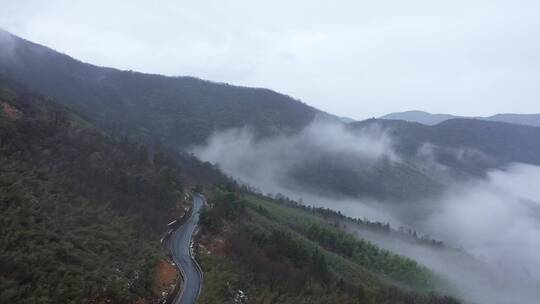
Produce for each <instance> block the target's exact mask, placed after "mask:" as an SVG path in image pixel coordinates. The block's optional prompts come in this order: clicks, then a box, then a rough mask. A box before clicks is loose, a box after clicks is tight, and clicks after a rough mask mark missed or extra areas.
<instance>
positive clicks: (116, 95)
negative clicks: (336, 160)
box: [0, 32, 330, 148]
mask: <svg viewBox="0 0 540 304" xmlns="http://www.w3.org/2000/svg"><path fill="white" fill-rule="evenodd" d="M0 36H3V38H2V40H3V43H0V48H2V49H1V50H0V53H2V54H4V55H3V56H0V73H3V74H5V75H7V76H9V77H11V78H13V79H15V80H18V81H20V82H21V83H24V84H26V85H28V86H30V87H32V88H34V89H37V90H38V91H40V92H42V93H44V94H47V95H48V96H51V97H53V98H54V99H55V100H56V101H58V102H60V103H62V104H64V105H66V106H69V107H71V108H73V109H75V110H78V111H79V112H80V113H82V114H84V115H86V116H87V117H88V118H89V119H91V120H92V121H93V122H94V123H96V124H97V125H99V126H102V127H106V128H108V129H114V130H115V131H118V132H122V133H124V134H128V135H130V136H134V137H137V138H140V139H141V140H145V141H152V142H159V143H161V144H164V145H167V146H170V147H175V148H178V147H182V146H186V145H191V144H194V143H202V142H203V141H204V140H205V139H206V138H207V137H208V136H209V135H210V134H212V132H214V131H216V130H222V129H227V128H233V127H243V126H244V125H246V124H247V125H249V126H250V127H251V128H253V130H254V131H255V132H257V133H258V134H260V135H263V136H269V135H275V134H279V133H281V132H292V131H297V130H300V129H301V128H302V127H304V126H305V125H306V124H308V123H309V122H310V121H311V120H313V118H314V117H315V116H316V115H317V114H321V115H327V116H330V115H329V114H325V113H323V112H320V111H318V110H316V109H314V108H312V107H309V106H307V105H306V104H304V103H302V102H300V101H298V100H295V99H292V98H290V97H288V96H285V95H282V94H278V93H276V92H273V91H270V90H267V89H255V88H245V87H237V86H232V85H227V84H222V83H213V82H209V81H204V80H200V79H196V78H193V77H165V76H160V75H151V74H143V73H137V72H132V71H120V70H116V69H111V68H104V67H98V66H94V65H91V64H87V63H83V62H81V61H78V60H76V59H73V58H71V57H69V56H67V55H64V54H61V53H58V52H56V51H54V50H52V49H49V48H47V47H44V46H41V45H38V44H35V43H32V42H29V41H27V40H24V39H22V38H19V37H16V36H14V35H11V34H9V33H7V32H0Z"/></svg>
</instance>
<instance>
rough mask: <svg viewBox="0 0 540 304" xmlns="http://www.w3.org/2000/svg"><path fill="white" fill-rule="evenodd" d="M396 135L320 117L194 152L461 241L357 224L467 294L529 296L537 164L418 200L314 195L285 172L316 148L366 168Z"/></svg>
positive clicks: (536, 229)
mask: <svg viewBox="0 0 540 304" xmlns="http://www.w3.org/2000/svg"><path fill="white" fill-rule="evenodd" d="M393 141H394V140H393V139H392V138H391V137H390V136H389V135H388V133H387V132H385V131H384V130H382V129H381V128H378V127H377V126H372V127H369V128H365V129H362V130H360V131H358V132H356V131H355V132H353V131H350V130H349V129H347V128H345V127H344V126H343V125H341V124H336V123H329V122H321V121H319V122H315V123H312V124H311V125H310V126H308V127H306V128H305V129H304V130H303V131H302V132H300V133H298V134H296V135H288V136H285V135H284V136H278V137H274V138H270V139H262V140H256V139H255V137H254V136H253V134H252V132H250V130H249V129H246V128H244V129H233V130H228V131H225V132H220V133H216V134H214V135H213V136H212V137H211V138H210V139H209V140H208V143H207V145H205V146H201V147H197V148H194V149H193V153H194V154H195V155H196V156H198V157H199V158H201V159H202V160H205V161H209V162H211V163H214V164H216V165H217V166H219V167H220V168H221V169H222V170H223V171H224V172H226V173H227V174H229V175H231V176H233V177H234V178H236V179H237V180H239V181H240V182H245V183H247V184H249V185H251V186H254V187H257V188H259V189H261V191H263V192H264V193H281V194H284V195H286V196H288V197H290V198H292V199H295V200H301V201H302V202H304V203H306V204H308V205H314V206H322V207H328V208H331V209H334V210H337V211H341V212H343V213H344V214H345V215H347V216H350V217H353V218H367V219H369V220H377V221H382V222H388V223H390V224H391V226H393V227H394V228H398V227H400V226H408V227H410V228H414V229H416V230H417V231H419V232H421V233H423V234H429V235H430V236H432V237H433V238H435V239H439V240H442V241H444V242H445V243H446V244H448V245H450V246H451V247H454V248H462V250H463V252H464V253H463V252H461V253H458V252H457V251H455V250H448V251H440V250H433V249H430V248H427V247H425V246H421V245H418V244H412V243H408V242H404V241H400V240H397V239H392V238H389V237H388V236H383V235H380V234H377V233H374V232H368V231H365V230H361V229H356V232H355V233H356V234H358V235H359V236H360V237H363V238H365V239H368V240H370V241H372V242H373V243H376V244H378V245H379V246H381V247H383V248H387V249H388V250H391V251H393V252H396V253H399V254H402V255H404V256H407V257H410V258H413V259H415V260H417V261H418V262H420V263H422V264H424V265H426V266H428V267H430V268H431V269H433V270H434V271H435V272H438V273H440V274H442V275H443V276H445V277H446V278H447V279H448V280H449V281H450V282H451V283H452V284H453V285H454V286H455V287H456V289H458V290H459V292H460V294H459V296H462V297H464V298H465V299H467V300H472V301H475V302H478V303H501V304H502V303H518V304H519V303H524V304H529V303H535V302H536V301H537V299H538V298H540V292H539V291H537V289H538V288H537V287H538V286H539V282H540V257H539V255H538V249H539V248H540V200H539V198H540V182H539V181H540V167H537V166H533V165H527V164H511V165H509V166H507V167H506V168H503V169H493V170H491V171H489V172H487V175H486V178H484V179H468V180H466V181H455V180H453V181H452V182H450V183H449V184H448V185H447V186H446V188H445V191H444V193H443V194H442V195H440V197H439V198H438V199H436V200H431V201H429V202H418V203H396V202H392V203H389V202H384V201H377V200H374V199H368V198H351V197H345V196H343V195H338V194H335V193H328V194H327V195H321V193H314V192H313V191H310V190H309V189H306V188H305V187H302V186H300V185H299V184H298V183H297V182H296V181H295V179H294V178H293V177H292V176H291V174H290V173H291V168H293V167H294V166H296V165H297V164H299V163H302V162H304V161H305V160H306V159H310V158H313V157H314V156H316V155H320V154H324V155H330V156H334V157H336V158H343V157H347V158H348V157H352V159H354V160H355V161H358V162H361V163H362V165H364V166H366V167H369V166H371V165H372V164H374V163H376V162H378V161H380V160H382V159H384V160H387V161H390V162H403V161H404V160H402V159H401V158H400V157H399V155H397V153H396V152H395V151H394V149H393ZM457 150H458V149H456V151H457ZM420 153H422V157H419V158H418V159H419V160H420V161H422V162H423V164H424V165H425V168H438V171H437V172H439V173H440V172H444V170H439V169H440V168H442V167H444V166H443V165H441V164H437V163H432V162H434V161H433V159H434V158H431V157H425V156H426V155H425V154H426V151H425V149H423V150H422V151H420ZM456 153H457V152H456ZM430 162H431V163H430ZM449 180H452V179H450V178H448V179H445V181H449ZM405 211H406V212H405ZM411 211H412V212H411ZM411 213H412V214H417V215H418V216H416V217H414V216H413V217H411V216H410V215H411ZM405 214H406V216H405ZM351 229H353V228H351ZM353 230H354V229H353ZM469 255H470V256H471V257H470V258H469Z"/></svg>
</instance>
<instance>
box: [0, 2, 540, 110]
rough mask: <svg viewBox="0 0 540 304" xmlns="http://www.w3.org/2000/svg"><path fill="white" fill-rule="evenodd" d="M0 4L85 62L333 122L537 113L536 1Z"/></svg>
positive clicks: (10, 20)
mask: <svg viewBox="0 0 540 304" xmlns="http://www.w3.org/2000/svg"><path fill="white" fill-rule="evenodd" d="M0 4H1V5H2V9H3V14H1V15H0V27H5V28H6V29H7V30H11V31H14V32H15V33H16V34H20V35H22V36H23V37H25V38H29V39H31V40H36V41H37V42H40V43H44V44H46V45H49V46H51V47H53V48H56V49H59V50H60V51H62V52H65V53H68V54H70V55H72V56H75V57H78V58H80V59H82V60H84V61H87V62H92V63H96V64H100V65H110V66H114V67H119V68H123V69H133V70H141V71H146V72H154V73H165V74H169V75H193V76H197V77H201V78H206V79H210V80H215V81H220V82H229V83H235V84H240V85H249V86H257V87H269V88H272V89H275V90H278V91H281V92H284V93H287V94H289V95H292V96H295V97H297V98H301V99H302V100H305V101H306V102H308V103H310V104H311V105H314V106H316V107H319V108H321V109H323V110H326V111H329V112H333V113H335V114H338V115H340V116H348V117H353V118H357V119H361V118H367V117H371V116H379V115H382V114H386V113H387V112H394V111H401V110H411V109H423V110H427V111H430V112H449V113H453V114H460V115H470V116H476V115H482V116H486V115H491V114H494V113H496V112H523V113H534V112H540V108H539V105H538V102H537V100H538V96H539V94H540V91H539V88H540V83H539V81H540V80H539V79H540V72H539V71H540V57H539V56H540V55H539V54H540V42H539V41H540V31H539V30H538V28H540V18H538V15H539V14H540V3H539V2H538V1H533V0H520V1H513V2H509V1H485V0H476V1H464V0H459V1H452V2H434V1H423V0H415V1H407V2H403V1H397V0H388V1H380V2H367V1H338V2H328V1H295V2H293V3H291V2H290V1H272V2H268V3H260V2H257V3H255V2H252V1H245V0H239V1H226V2H223V1H221V2H215V1H196V2H193V1H191V2H188V1H173V0H168V1H160V3H159V5H155V4H154V3H149V2H147V1H114V2H110V1H103V0H97V1H92V2H74V1H55V0H53V1H47V2H43V1H36V0H21V1H8V0H0Z"/></svg>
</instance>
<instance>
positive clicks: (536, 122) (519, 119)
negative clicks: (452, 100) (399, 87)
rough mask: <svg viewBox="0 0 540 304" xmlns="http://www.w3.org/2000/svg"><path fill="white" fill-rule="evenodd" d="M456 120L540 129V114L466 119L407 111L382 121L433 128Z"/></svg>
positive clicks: (388, 115)
mask: <svg viewBox="0 0 540 304" xmlns="http://www.w3.org/2000/svg"><path fill="white" fill-rule="evenodd" d="M455 118H468V119H478V120H486V121H495V122H506V123H512V124H517V125H524V126H532V127H540V114H512V113H504V114H495V115H493V116H488V117H465V116H456V115H450V114H432V113H428V112H424V111H406V112H396V113H390V114H387V115H384V116H381V117H380V119H387V120H404V121H409V122H418V123H421V124H423V125H428V126H433V125H436V124H439V123H441V122H443V121H447V120H450V119H455Z"/></svg>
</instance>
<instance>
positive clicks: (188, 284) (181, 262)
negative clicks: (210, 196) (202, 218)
mask: <svg viewBox="0 0 540 304" xmlns="http://www.w3.org/2000/svg"><path fill="white" fill-rule="evenodd" d="M204 203H205V199H204V196H202V195H199V194H195V195H194V196H193V212H192V214H191V216H190V217H189V219H187V221H186V222H185V223H184V224H183V225H182V226H181V227H180V228H178V230H176V231H175V232H173V234H172V236H171V239H170V242H169V246H170V250H171V253H172V257H173V261H174V262H175V263H176V265H178V266H179V267H180V269H181V271H182V276H183V277H184V284H183V285H182V290H181V291H180V292H179V293H178V295H177V297H176V298H175V299H174V302H173V303H175V304H194V303H195V301H196V300H197V297H198V296H199V293H200V291H201V288H202V272H201V270H200V268H199V265H198V264H197V262H195V260H194V258H193V256H192V255H191V239H192V237H193V233H194V232H195V229H196V228H197V224H198V223H199V211H200V209H201V207H202V206H203V205H204Z"/></svg>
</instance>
